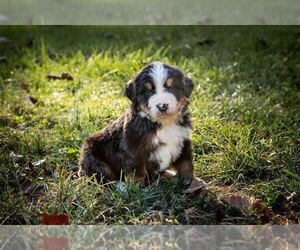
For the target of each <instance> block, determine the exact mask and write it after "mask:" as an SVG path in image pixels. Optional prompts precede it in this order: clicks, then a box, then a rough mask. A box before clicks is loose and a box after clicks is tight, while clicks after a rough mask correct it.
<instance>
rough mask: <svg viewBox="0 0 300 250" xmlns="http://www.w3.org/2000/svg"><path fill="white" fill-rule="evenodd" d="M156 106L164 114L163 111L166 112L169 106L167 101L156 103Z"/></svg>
mask: <svg viewBox="0 0 300 250" xmlns="http://www.w3.org/2000/svg"><path fill="white" fill-rule="evenodd" d="M156 107H157V108H158V110H159V112H160V113H162V114H164V113H167V110H168V107H169V104H167V103H163V104H161V103H160V104H158V105H156Z"/></svg>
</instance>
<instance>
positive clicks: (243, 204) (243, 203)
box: [221, 195, 253, 211]
mask: <svg viewBox="0 0 300 250" xmlns="http://www.w3.org/2000/svg"><path fill="white" fill-rule="evenodd" d="M250 198H251V197H250ZM250 198H248V197H246V196H240V195H225V196H223V197H222V198H221V200H222V201H224V202H225V203H226V204H228V205H230V206H232V207H236V208H238V209H240V210H242V211H244V210H245V209H247V208H249V207H251V203H252V202H253V201H251V200H250Z"/></svg>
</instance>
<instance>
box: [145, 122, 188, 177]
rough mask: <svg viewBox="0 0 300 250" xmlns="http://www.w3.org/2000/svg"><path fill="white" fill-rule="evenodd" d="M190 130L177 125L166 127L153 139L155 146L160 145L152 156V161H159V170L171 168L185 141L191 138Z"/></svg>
mask: <svg viewBox="0 0 300 250" xmlns="http://www.w3.org/2000/svg"><path fill="white" fill-rule="evenodd" d="M190 131H191V129H190V128H187V127H182V126H178V125H177V124H175V123H172V124H167V125H164V126H163V127H162V128H160V129H159V130H158V131H157V133H156V136H155V137H154V138H153V143H154V145H158V148H157V150H155V151H154V152H153V153H151V155H150V160H154V161H158V162H159V164H160V167H159V170H160V171H164V170H166V169H167V168H169V166H170V164H171V163H172V162H174V161H175V160H176V159H177V158H178V157H179V155H180V153H181V150H182V147H183V143H184V140H185V139H188V138H189V137H190Z"/></svg>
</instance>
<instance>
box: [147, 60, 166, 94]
mask: <svg viewBox="0 0 300 250" xmlns="http://www.w3.org/2000/svg"><path fill="white" fill-rule="evenodd" d="M150 75H151V77H152V79H153V82H154V85H155V87H156V91H157V92H160V91H162V90H163V86H164V83H165V81H166V80H167V77H168V71H167V69H166V68H165V67H164V65H163V63H160V62H156V63H155V64H154V65H153V68H152V70H151V72H150Z"/></svg>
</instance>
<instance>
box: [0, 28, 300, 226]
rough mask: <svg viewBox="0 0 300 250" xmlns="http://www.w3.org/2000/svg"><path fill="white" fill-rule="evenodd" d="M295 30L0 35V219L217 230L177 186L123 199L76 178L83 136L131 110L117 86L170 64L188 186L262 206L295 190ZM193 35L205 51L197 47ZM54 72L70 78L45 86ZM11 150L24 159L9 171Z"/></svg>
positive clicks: (134, 189) (10, 31)
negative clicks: (60, 218) (178, 91)
mask: <svg viewBox="0 0 300 250" xmlns="http://www.w3.org/2000/svg"><path fill="white" fill-rule="evenodd" d="M297 30H298V29H297V28H289V27H288V28H280V27H269V28H267V27H264V28H259V27H252V28H249V27H248V28H246V27H239V28H238V27H222V28H221V27H215V28H212V27H172V28H170V27H169V28H168V27H162V28H159V27H147V28H146V27H124V28H118V27H105V28H101V27H94V28H91V27H89V28H88V27H67V28H66V27H61V28H58V27H45V28H38V27H32V28H30V27H12V28H9V27H2V28H1V31H2V34H3V35H4V36H7V37H8V38H9V39H10V40H11V42H10V43H8V44H0V46H1V47H0V52H1V54H0V55H4V56H6V57H7V62H6V63H3V64H2V65H1V68H0V80H1V84H0V88H1V94H0V96H1V100H0V101H1V110H0V125H1V127H0V146H1V148H0V150H1V154H0V167H1V175H0V190H1V200H0V202H1V210H0V220H1V221H2V222H3V223H37V222H38V212H48V213H68V214H69V215H70V217H71V220H72V222H73V223H82V224H92V223H103V222H104V223H121V224H122V223H130V224H134V223H151V222H153V223H166V224H168V223H171V224H176V223H217V221H216V218H212V217H210V216H211V215H210V214H209V213H208V212H205V211H206V210H205V208H204V207H205V204H210V202H212V200H214V199H215V197H210V198H207V199H211V200H203V199H204V198H203V197H200V198H195V199H190V198H189V197H187V196H186V195H184V194H183V193H182V190H183V188H184V186H183V185H182V183H180V182H178V180H174V182H172V183H169V184H157V183H156V184H154V185H153V186H151V187H149V188H148V189H141V188H140V187H138V186H136V185H132V184H128V190H129V196H128V197H123V196H122V195H120V194H119V193H118V192H116V191H115V190H114V188H113V187H110V186H103V185H100V184H98V183H97V182H95V181H94V180H93V179H88V180H79V179H77V178H76V177H75V173H76V171H77V159H78V156H79V149H80V146H81V144H82V142H83V141H84V139H85V138H86V137H88V136H89V135H91V134H93V133H95V132H97V131H99V130H100V129H102V128H103V127H105V126H106V125H107V124H108V123H110V122H112V121H113V120H115V119H116V118H117V117H119V116H120V115H121V114H122V113H123V112H124V111H125V110H126V108H128V107H129V105H130V102H129V100H127V99H126V98H125V97H124V95H123V88H124V85H125V83H126V82H127V81H128V80H129V79H130V78H131V77H133V76H134V74H135V73H136V72H137V71H138V70H139V69H140V68H141V67H143V66H144V65H145V64H146V63H149V62H151V61H155V60H159V61H164V62H167V63H170V64H172V65H175V66H178V67H179V68H181V69H182V70H183V72H185V73H189V74H190V75H191V77H192V79H193V81H194V83H195V88H194V92H193V95H192V100H191V105H190V109H191V112H192V119H193V123H194V129H193V134H192V139H193V142H194V156H195V172H196V175H197V176H198V177H201V178H203V179H204V180H206V181H207V182H212V183H213V184H214V185H219V186H228V185H237V186H238V187H239V188H240V189H241V190H243V191H244V192H245V193H248V194H251V195H255V196H256V197H258V198H261V199H262V200H263V201H264V202H266V203H267V204H272V202H274V200H275V199H276V197H277V196H278V195H279V194H283V195H285V196H286V195H289V194H290V193H292V192H294V191H296V192H299V187H300V186H299V132H300V131H299V122H300V121H299V120H300V119H299V84H298V83H299V79H300V78H299V77H300V76H299V73H298V71H297V69H298V68H297V67H298V66H297V62H296V61H297V60H296V58H298V57H299V52H297V50H296V48H297V46H299V41H298V42H297V39H298V40H299V38H298V37H297V34H296V32H297ZM298 36H299V35H298ZM203 37H209V38H210V39H213V40H214V41H215V43H214V44H212V45H204V46H201V45H199V44H198V41H199V39H202V38H203ZM295 64H296V65H295ZM62 72H68V73H70V74H71V75H72V76H73V77H74V81H66V80H49V79H47V77H46V76H47V74H50V73H51V74H60V73H62ZM297 84H298V85H297ZM24 86H28V87H24ZM25 96H31V97H34V98H35V99H36V100H37V103H35V104H32V103H28V102H26V101H24V97H25ZM11 152H14V153H15V154H19V155H22V156H23V158H22V160H20V161H19V162H13V160H12V157H11V156H10V154H11ZM41 159H45V162H44V163H42V164H40V165H36V166H35V165H33V164H32V163H33V162H35V161H38V160H41ZM37 188H41V189H42V190H43V191H42V192H41V193H38V192H37ZM213 209H214V208H212V210H213ZM198 213H202V217H201V216H200V217H201V219H200V217H199V216H198ZM248 222H249V221H248ZM252 223H255V221H252Z"/></svg>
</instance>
